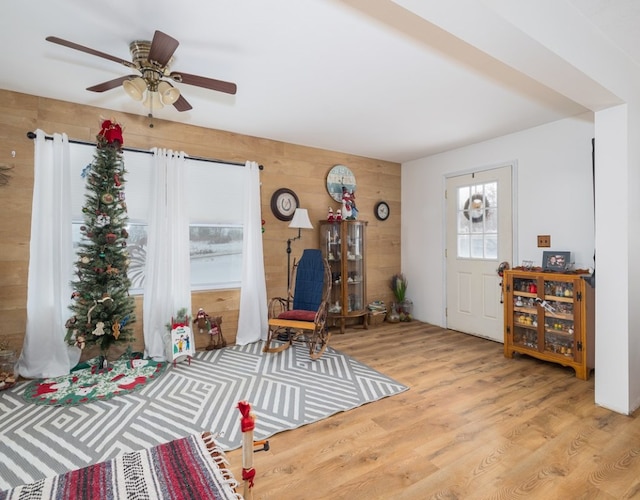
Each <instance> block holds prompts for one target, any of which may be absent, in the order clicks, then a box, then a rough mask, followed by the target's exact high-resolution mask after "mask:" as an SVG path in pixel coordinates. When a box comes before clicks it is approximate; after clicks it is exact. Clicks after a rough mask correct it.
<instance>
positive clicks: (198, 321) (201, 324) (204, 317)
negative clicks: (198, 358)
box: [193, 307, 211, 333]
mask: <svg viewBox="0 0 640 500" xmlns="http://www.w3.org/2000/svg"><path fill="white" fill-rule="evenodd" d="M193 324H194V325H196V326H197V327H198V331H199V332H200V333H204V332H205V331H207V330H209V329H210V328H211V325H210V324H209V315H208V314H207V313H206V312H205V311H204V309H202V307H201V308H200V309H198V313H197V314H196V317H195V319H194V320H193Z"/></svg>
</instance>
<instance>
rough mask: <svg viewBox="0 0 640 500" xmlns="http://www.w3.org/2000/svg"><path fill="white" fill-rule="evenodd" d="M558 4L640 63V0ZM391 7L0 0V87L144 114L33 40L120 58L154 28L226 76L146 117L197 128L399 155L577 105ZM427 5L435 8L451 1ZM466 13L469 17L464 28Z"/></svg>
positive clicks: (384, 2)
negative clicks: (233, 87)
mask: <svg viewBox="0 0 640 500" xmlns="http://www.w3.org/2000/svg"><path fill="white" fill-rule="evenodd" d="M558 1H560V0H558ZM566 1H567V3H568V4H571V5H573V6H574V7H575V8H577V9H580V11H582V13H583V15H585V16H587V18H589V19H591V21H592V22H593V23H594V24H595V25H596V26H597V27H598V29H600V30H602V31H603V32H604V33H606V34H607V35H608V36H609V38H610V40H611V41H612V42H613V43H614V44H616V45H617V46H618V47H620V49H621V50H623V51H625V52H626V53H627V55H628V56H629V57H632V58H633V59H634V60H636V61H640V43H639V41H638V37H639V35H638V30H637V29H636V24H637V20H638V19H639V18H640V1H638V0H566ZM402 3H403V2H402V0H400V1H396V2H393V1H392V0H269V1H265V0H182V1H181V2H179V3H176V2H174V1H171V2H169V1H167V0H137V1H128V2H124V1H121V0H115V1H114V2H111V3H102V2H91V1H87V0H47V1H44V0H42V1H35V2H33V1H32V2H25V1H18V0H15V1H11V2H3V6H2V13H1V15H0V44H1V46H2V47H5V49H4V50H3V51H2V52H1V53H0V68H2V70H1V72H0V88H4V89H8V90H14V91H18V92H24V93H28V94H34V95H40V96H44V97H50V98H55V99H61V100H64V101H70V102H76V103H82V104H88V105H92V106H98V107H101V108H106V109H109V110H115V111H121V112H128V113H135V114H142V115H144V114H146V111H145V109H144V108H143V107H142V105H141V104H140V103H139V102H135V101H132V100H131V99H130V98H129V97H128V96H126V95H125V94H124V91H123V90H122V89H120V88H117V89H114V90H110V91H108V92H105V93H103V94H97V93H92V92H88V91H86V90H85V89H86V88H87V87H89V86H92V85H95V84H98V83H101V82H103V81H107V80H111V79H114V78H117V77H119V76H124V75H126V74H129V73H130V70H129V69H127V68H126V67H124V66H121V65H119V64H117V63H114V62H111V61H108V60H105V59H101V58H98V57H95V56H91V55H89V54H86V53H82V52H78V51H75V50H72V49H69V48H66V47H62V46H59V45H55V44H52V43H49V42H47V41H45V37H46V36H49V35H53V36H57V37H60V38H64V39H67V40H70V41H72V42H75V43H78V44H81V45H85V46H88V47H91V48H93V49H96V50H99V51H101V52H106V53H108V54H111V55H114V56H117V57H122V58H123V59H127V60H129V59H130V55H129V50H128V47H129V43H130V42H131V41H132V40H138V39H147V40H150V39H151V38H152V36H153V33H154V31H155V30H156V29H158V30H161V31H164V32H165V33H167V34H169V35H171V36H173V37H174V38H176V39H178V40H179V41H180V46H179V47H178V49H177V51H176V53H175V61H174V63H173V65H172V70H174V71H184V72H185V73H192V74H198V75H202V76H206V77H210V78H216V79H220V80H227V81H232V82H235V83H236V84H237V85H238V92H237V94H236V95H235V96H230V95H227V94H223V93H218V92H214V91H209V90H205V89H201V88H198V87H194V86H189V85H184V84H176V85H177V86H178V87H179V88H180V90H181V92H182V94H183V95H184V96H185V97H186V99H187V100H188V101H189V102H190V103H191V104H192V105H193V108H194V109H193V110H191V111H187V112H183V113H179V112H177V111H176V110H175V109H174V108H173V107H172V106H170V107H167V108H165V109H162V110H159V111H158V112H155V113H154V115H155V116H156V117H158V118H162V119H166V120H172V121H178V122H184V123H190V124H193V125H199V126H203V127H209V128H214V129H222V130H228V131H232V132H237V133H241V134H246V135H251V136H257V137H264V138H268V139H274V140H279V141H285V142H289V143H294V144H301V145H307V146H313V147H318V148H323V149H329V150H334V151H341V152H347V153H351V154H356V155H362V156H366V157H371V158H378V159H383V160H390V161H397V162H402V161H406V160H411V159H415V158H420V157H424V156H427V155H431V154H435V153H438V152H442V151H446V150H449V149H452V148H455V147H460V146H464V145H467V144H472V143H475V142H478V141H482V140H486V139H490V138H493V137H497V136H501V135H504V134H507V133H510V132H515V131H518V130H523V129H526V128H530V127H533V126H536V125H540V124H543V123H547V122H550V121H554V120H558V119H561V118H564V117H567V116H573V115H576V114H579V113H582V112H584V111H586V110H587V109H586V108H585V107H583V106H582V105H580V104H577V103H576V102H574V101H573V100H570V99H568V98H567V97H565V96H563V95H560V94H559V93H557V92H555V91H553V90H551V89H549V88H547V87H545V86H543V85H541V84H539V83H538V82H536V81H534V80H532V79H530V78H528V77H526V76H524V75H523V74H521V73H519V72H517V71H515V70H513V69H512V68H510V67H508V66H507V65H505V64H503V63H500V62H499V61H497V60H496V59H492V58H491V57H489V56H487V55H486V54H484V53H482V52H480V51H479V50H477V49H475V48H474V47H472V46H471V45H470V44H468V43H465V42H463V41H461V40H460V39H457V38H455V37H454V36H453V35H451V34H449V33H447V32H446V31H444V30H443V29H441V28H439V27H437V26H436V25H435V24H432V23H430V22H427V21H426V20H425V19H424V17H420V16H417V15H415V14H413V13H411V12H410V11H408V10H404V9H402V8H401V7H400V5H399V4H402ZM405 3H410V2H405ZM489 3H491V2H489ZM531 3H535V0H529V4H531ZM431 4H433V6H434V8H435V5H436V4H439V5H438V8H440V10H445V9H446V8H447V7H448V6H449V5H452V4H449V3H447V4H444V2H441V0H431ZM443 5H446V7H442V6H443ZM423 6H424V3H423ZM450 11H451V12H449V15H455V14H456V9H455V8H450ZM576 12H577V11H576ZM463 20H464V19H463ZM473 22H474V19H469V20H468V23H467V24H468V25H469V27H470V28H471V27H474V25H473ZM501 43H503V44H505V45H509V44H510V43H512V41H511V40H502V41H501ZM513 43H515V42H513ZM515 48H516V46H515V45H514V49H515ZM96 119H98V118H96ZM125 125H126V123H125ZM25 132H26V131H25ZM50 132H54V131H50Z"/></svg>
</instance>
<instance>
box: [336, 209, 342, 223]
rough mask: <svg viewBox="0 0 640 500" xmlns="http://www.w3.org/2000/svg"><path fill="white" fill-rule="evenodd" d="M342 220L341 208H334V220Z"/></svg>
mask: <svg viewBox="0 0 640 500" xmlns="http://www.w3.org/2000/svg"><path fill="white" fill-rule="evenodd" d="M341 220H342V210H340V209H338V210H336V221H337V222H340V221H341Z"/></svg>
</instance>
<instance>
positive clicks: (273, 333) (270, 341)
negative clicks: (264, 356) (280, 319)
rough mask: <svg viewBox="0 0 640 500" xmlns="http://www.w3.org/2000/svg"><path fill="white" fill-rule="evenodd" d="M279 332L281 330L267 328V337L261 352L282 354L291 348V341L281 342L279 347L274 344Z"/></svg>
mask: <svg viewBox="0 0 640 500" xmlns="http://www.w3.org/2000/svg"><path fill="white" fill-rule="evenodd" d="M281 331H282V328H269V335H268V336H267V341H266V342H265V344H264V347H263V348H262V352H282V351H284V350H285V349H288V348H289V347H291V344H292V342H291V339H289V341H287V342H282V343H281V344H280V345H278V344H274V342H276V341H277V340H278V334H279V333H281ZM272 345H273V347H272Z"/></svg>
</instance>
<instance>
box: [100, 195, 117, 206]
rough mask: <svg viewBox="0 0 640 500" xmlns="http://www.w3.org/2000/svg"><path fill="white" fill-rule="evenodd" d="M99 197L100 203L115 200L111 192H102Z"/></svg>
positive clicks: (109, 202) (106, 203)
mask: <svg viewBox="0 0 640 500" xmlns="http://www.w3.org/2000/svg"><path fill="white" fill-rule="evenodd" d="M100 199H101V200H102V203H104V204H105V205H111V204H112V203H113V202H114V201H115V198H114V197H113V195H112V194H111V193H104V194H103V195H102V196H101V197H100Z"/></svg>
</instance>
